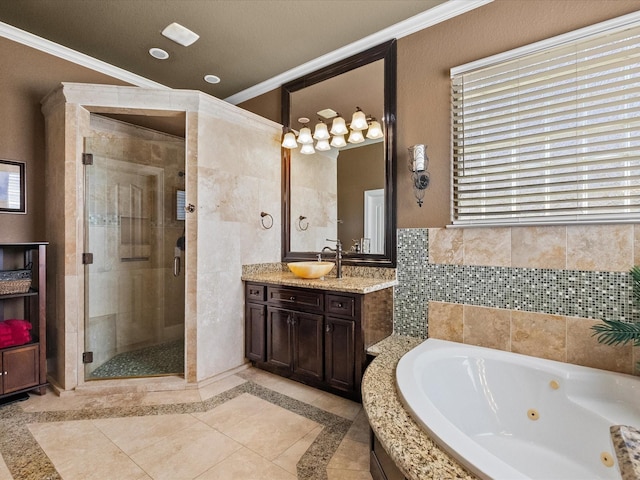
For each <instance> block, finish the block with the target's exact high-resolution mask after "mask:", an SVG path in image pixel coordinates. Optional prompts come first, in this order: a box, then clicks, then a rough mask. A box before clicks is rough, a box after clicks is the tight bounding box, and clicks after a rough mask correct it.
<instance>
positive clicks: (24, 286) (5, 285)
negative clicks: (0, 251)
mask: <svg viewBox="0 0 640 480" xmlns="http://www.w3.org/2000/svg"><path fill="white" fill-rule="evenodd" d="M30 287H31V270H0V295H9V294H12V293H27V292H28V291H29V288H30Z"/></svg>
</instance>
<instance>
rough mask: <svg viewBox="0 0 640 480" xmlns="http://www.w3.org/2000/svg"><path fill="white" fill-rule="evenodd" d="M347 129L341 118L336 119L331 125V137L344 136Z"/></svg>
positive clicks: (347, 131)
mask: <svg viewBox="0 0 640 480" xmlns="http://www.w3.org/2000/svg"><path fill="white" fill-rule="evenodd" d="M347 133H349V129H348V128H347V125H346V123H345V121H344V118H342V117H336V118H334V119H333V123H332V124H331V135H346V134H347Z"/></svg>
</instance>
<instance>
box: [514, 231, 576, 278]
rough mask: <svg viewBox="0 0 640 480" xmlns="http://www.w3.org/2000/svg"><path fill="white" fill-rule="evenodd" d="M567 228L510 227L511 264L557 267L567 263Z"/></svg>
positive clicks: (528, 266)
mask: <svg viewBox="0 0 640 480" xmlns="http://www.w3.org/2000/svg"><path fill="white" fill-rule="evenodd" d="M566 258H567V228H566V227H563V226H558V227H552V226H549V227H517V228H513V229H511V266H512V267H522V268H559V269H563V268H565V267H566V263H567V260H566Z"/></svg>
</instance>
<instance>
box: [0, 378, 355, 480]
mask: <svg viewBox="0 0 640 480" xmlns="http://www.w3.org/2000/svg"><path fill="white" fill-rule="evenodd" d="M239 376H241V375H239ZM243 393H248V394H250V395H253V396H255V397H258V398H261V399H263V400H266V401H268V402H270V403H272V404H274V405H277V406H279V407H282V408H285V409H287V410H289V411H291V412H293V413H296V414H298V415H300V416H303V417H305V418H308V419H310V420H313V421H315V422H317V423H319V424H320V425H322V426H323V427H324V428H323V429H322V431H321V432H320V433H319V434H318V436H317V437H316V439H315V441H314V442H313V443H312V444H311V446H310V447H309V448H308V449H307V451H306V452H305V453H304V454H303V456H302V458H301V459H300V460H299V461H298V464H297V470H298V478H305V479H309V480H326V479H327V465H328V464H329V461H330V460H331V458H332V457H333V455H334V454H335V452H336V450H337V449H338V447H339V446H340V443H341V442H342V440H343V438H344V437H345V435H346V434H347V432H348V431H349V428H350V427H351V425H352V423H353V422H352V421H350V420H347V419H345V418H342V417H340V416H338V415H334V414H332V413H330V412H326V411H324V410H321V409H319V408H317V407H314V406H312V405H308V404H306V403H304V402H301V401H299V400H296V399H293V398H291V397H287V396H286V395H283V394H281V393H279V392H275V391H273V390H270V389H268V388H266V387H263V386H261V385H258V384H256V383H254V382H251V381H249V380H248V381H247V382H246V383H243V384H241V385H238V386H237V387H234V388H232V389H230V390H227V391H226V392H224V393H221V394H220V395H216V396H214V397H212V398H209V399H208V400H206V401H203V402H194V403H180V404H169V405H149V406H135V407H122V408H119V407H112V408H94V409H80V410H64V411H50V412H25V411H24V410H22V408H20V406H19V405H18V404H11V405H6V406H4V407H2V408H0V454H2V456H3V457H4V460H5V463H6V464H7V467H8V468H9V471H10V472H11V475H12V476H13V477H14V478H15V479H20V480H60V479H61V477H60V475H59V474H58V472H57V471H56V469H55V467H54V466H53V464H52V463H51V461H50V460H49V458H48V457H47V455H46V454H45V453H44V451H43V450H42V448H40V445H38V443H37V442H36V440H35V439H34V438H33V436H32V435H31V433H30V432H29V428H28V427H27V425H29V424H31V423H44V422H62V421H71V420H94V419H99V418H114V417H134V416H146V415H170V414H176V413H194V412H206V411H208V410H211V409H213V408H215V407H217V406H219V405H222V404H223V403H225V402H227V401H229V400H232V399H234V398H236V397H237V396H239V395H242V394H243Z"/></svg>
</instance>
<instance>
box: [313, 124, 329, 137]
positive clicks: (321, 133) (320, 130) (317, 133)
mask: <svg viewBox="0 0 640 480" xmlns="http://www.w3.org/2000/svg"><path fill="white" fill-rule="evenodd" d="M313 138H315V139H316V140H329V138H331V135H329V130H328V129H327V124H326V123H324V122H320V123H318V124H317V125H316V128H315V130H314V132H313Z"/></svg>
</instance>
